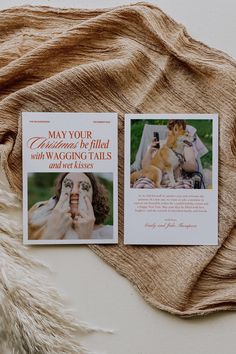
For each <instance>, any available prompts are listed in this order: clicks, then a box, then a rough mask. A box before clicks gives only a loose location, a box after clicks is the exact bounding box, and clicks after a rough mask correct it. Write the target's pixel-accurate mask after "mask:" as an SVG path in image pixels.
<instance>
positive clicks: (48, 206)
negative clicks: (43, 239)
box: [28, 197, 57, 227]
mask: <svg viewBox="0 0 236 354" xmlns="http://www.w3.org/2000/svg"><path fill="white" fill-rule="evenodd" d="M56 203H57V200H56V197H52V198H50V199H49V200H47V201H43V202H38V203H36V204H34V205H33V206H32V207H31V208H30V210H29V213H28V222H29V225H32V226H37V227H40V226H43V225H44V224H46V222H47V218H48V216H49V215H50V213H51V211H52V209H54V208H55V206H56Z"/></svg>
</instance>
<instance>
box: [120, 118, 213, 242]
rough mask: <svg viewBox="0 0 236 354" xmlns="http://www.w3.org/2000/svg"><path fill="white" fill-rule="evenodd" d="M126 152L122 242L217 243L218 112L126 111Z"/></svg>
mask: <svg viewBox="0 0 236 354" xmlns="http://www.w3.org/2000/svg"><path fill="white" fill-rule="evenodd" d="M125 151H126V154H125V189H124V190H125V193H124V196H125V211H124V219H125V222H124V235H125V239H124V242H125V244H136V245H140V244H147V245H159V244H160V245H161V244H162V245H217V244H218V116H217V114H128V115H126V116H125Z"/></svg>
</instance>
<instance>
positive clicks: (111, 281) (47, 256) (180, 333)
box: [0, 0, 236, 354]
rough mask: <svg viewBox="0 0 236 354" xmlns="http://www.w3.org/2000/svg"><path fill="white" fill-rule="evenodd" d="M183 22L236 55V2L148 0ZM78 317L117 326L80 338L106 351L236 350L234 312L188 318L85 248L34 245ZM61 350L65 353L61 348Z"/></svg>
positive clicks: (62, 3) (112, 1) (19, 0)
mask: <svg viewBox="0 0 236 354" xmlns="http://www.w3.org/2000/svg"><path fill="white" fill-rule="evenodd" d="M149 2H152V3H154V4H156V5H157V6H159V7H160V8H161V9H162V10H164V11H165V12H167V13H168V14H169V15H171V16H172V17H173V18H174V19H175V20H177V21H178V22H182V23H183V24H184V25H185V26H186V28H187V29H188V32H189V33H190V34H191V35H192V36H194V37H195V38H196V39H198V40H201V41H203V42H205V43H207V44H209V45H210V46H213V47H216V48H218V49H221V50H224V51H226V52H227V53H228V54H230V55H231V56H233V57H236V42H235V34H236V21H235V13H236V2H235V0H225V1H222V0H198V1H196V0H155V1H154V0H153V1H149ZM127 3H129V1H124V0H123V1H116V0H109V1H108V0H107V1H106V0H103V1H101V0H95V1H92V0H86V1H85V0H84V1H73V0H55V1H53V0H52V1H50V0H48V1H47V0H45V1H33V0H31V1H29V0H28V1H24V0H7V1H5V0H1V2H0V8H7V7H10V6H18V5H21V4H32V5H33V4H34V5H38V4H42V5H51V6H58V7H87V8H94V7H108V6H115V5H120V4H127ZM30 253H31V254H32V255H33V256H35V257H37V258H38V259H40V260H42V261H44V262H45V263H47V264H48V265H49V266H50V267H51V269H52V270H53V271H54V272H55V274H54V276H53V278H54V280H53V281H54V283H55V284H56V286H57V288H58V289H59V290H61V291H62V292H63V293H64V294H65V297H66V299H67V303H68V305H69V306H70V307H74V308H75V309H77V312H78V314H79V315H78V318H79V319H80V320H83V321H86V322H88V323H90V324H92V325H97V326H103V327H105V328H112V329H115V330H116V333H115V334H113V335H106V334H101V333H98V334H92V335H87V336H84V337H82V342H83V343H84V344H86V345H87V346H88V347H89V348H90V349H95V350H97V352H99V353H107V354H189V353H191V354H222V353H225V354H235V350H236V349H235V335H236V314H235V313H220V314H216V315H211V316H208V317H205V318H197V319H188V320H186V319H185V320H183V319H180V318H178V317H174V316H172V315H169V314H167V313H164V312H161V311H159V310H156V309H153V308H151V307H150V306H149V305H147V304H146V303H145V302H144V301H143V299H142V298H141V297H140V296H139V294H138V293H137V292H136V290H135V289H134V288H133V287H132V286H131V285H130V284H129V282H128V281H127V280H126V279H124V278H123V277H121V276H119V275H118V274H117V273H116V272H115V271H114V270H113V269H112V268H110V267H109V266H107V265H106V264H104V263H103V262H102V261H101V260H100V259H99V258H98V257H97V256H96V255H94V254H93V253H92V252H91V251H90V250H89V249H88V248H86V247H85V246H77V247H75V246H74V247H73V246H69V247H65V246H63V247H35V248H34V247H32V248H30ZM58 354H60V353H58Z"/></svg>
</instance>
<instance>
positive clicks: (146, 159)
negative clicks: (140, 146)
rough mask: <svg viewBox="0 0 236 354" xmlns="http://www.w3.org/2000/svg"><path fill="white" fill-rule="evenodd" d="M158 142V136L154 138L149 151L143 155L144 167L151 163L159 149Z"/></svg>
mask: <svg viewBox="0 0 236 354" xmlns="http://www.w3.org/2000/svg"><path fill="white" fill-rule="evenodd" d="M156 144H157V140H156V138H152V140H151V143H150V145H149V146H148V148H147V151H146V153H145V155H144V157H143V160H142V168H144V167H146V166H149V165H150V164H151V161H152V158H153V156H154V154H155V153H156V151H157V150H158V148H157V147H156Z"/></svg>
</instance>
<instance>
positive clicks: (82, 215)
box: [73, 196, 95, 239]
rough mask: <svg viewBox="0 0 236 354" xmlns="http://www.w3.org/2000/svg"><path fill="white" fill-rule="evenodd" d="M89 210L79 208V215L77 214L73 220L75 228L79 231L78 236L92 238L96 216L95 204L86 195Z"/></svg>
mask: <svg viewBox="0 0 236 354" xmlns="http://www.w3.org/2000/svg"><path fill="white" fill-rule="evenodd" d="M84 200H85V204H86V207H87V210H86V211H85V210H81V209H79V215H78V216H75V218H74V220H73V227H74V230H75V231H76V232H77V235H78V238H80V239H90V238H91V236H92V232H93V228H94V224H95V216H94V212H93V206H92V204H91V202H90V200H89V198H88V197H87V196H85V197H84Z"/></svg>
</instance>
